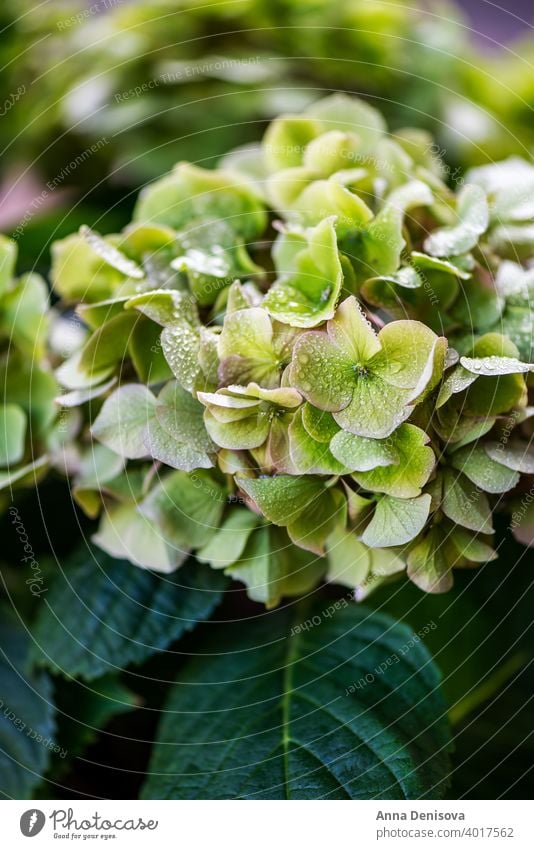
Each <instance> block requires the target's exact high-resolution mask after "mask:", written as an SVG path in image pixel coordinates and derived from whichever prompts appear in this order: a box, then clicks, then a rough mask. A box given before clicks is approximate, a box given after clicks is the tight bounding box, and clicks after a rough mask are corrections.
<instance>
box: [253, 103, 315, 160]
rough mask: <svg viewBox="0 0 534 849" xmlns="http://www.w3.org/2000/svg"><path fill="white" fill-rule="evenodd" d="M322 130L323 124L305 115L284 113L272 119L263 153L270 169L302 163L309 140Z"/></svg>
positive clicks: (264, 139) (265, 137)
mask: <svg viewBox="0 0 534 849" xmlns="http://www.w3.org/2000/svg"><path fill="white" fill-rule="evenodd" d="M320 132H321V124H320V123H319V122H318V121H314V120H313V118H309V117H306V116H305V115H283V116H281V117H280V118H276V119H275V120H274V121H271V123H270V124H269V127H268V128H267V131H266V133H265V135H264V137H263V155H264V157H265V162H266V164H267V168H268V170H269V171H280V170H281V169H283V168H294V167H295V166H297V165H301V164H302V160H303V155H304V149H305V147H306V145H307V144H308V142H310V141H311V140H312V139H314V138H315V137H316V136H318V135H319V133H320Z"/></svg>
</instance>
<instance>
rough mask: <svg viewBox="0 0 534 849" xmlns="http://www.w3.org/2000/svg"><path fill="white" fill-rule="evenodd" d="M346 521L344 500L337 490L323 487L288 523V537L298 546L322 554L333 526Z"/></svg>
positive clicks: (333, 528)
mask: <svg viewBox="0 0 534 849" xmlns="http://www.w3.org/2000/svg"><path fill="white" fill-rule="evenodd" d="M344 521H346V502H345V499H344V497H343V495H342V494H341V492H340V491H339V490H336V489H325V490H324V491H323V493H322V495H321V496H320V498H318V499H315V500H313V501H312V502H311V503H310V504H308V506H307V507H306V509H305V510H304V511H303V512H302V513H301V514H300V515H299V516H298V517H297V518H296V519H294V520H292V521H291V522H289V523H288V525H287V532H288V534H289V537H290V539H291V540H292V541H293V542H294V543H295V545H298V546H299V547H300V548H304V549H306V551H312V552H314V553H315V554H319V555H323V554H324V550H325V543H326V540H327V539H328V537H329V536H330V535H331V534H332V532H333V531H334V530H335V528H336V527H337V526H338V525H339V524H340V523H341V522H344Z"/></svg>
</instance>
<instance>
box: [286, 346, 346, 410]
mask: <svg viewBox="0 0 534 849" xmlns="http://www.w3.org/2000/svg"><path fill="white" fill-rule="evenodd" d="M290 381H291V384H292V385H293V386H295V387H296V389H298V391H299V392H300V393H301V394H302V395H304V397H305V398H306V399H307V400H308V401H310V403H312V404H313V405H314V406H315V407H318V408H319V409H321V410H327V411H334V410H340V409H342V408H343V407H346V406H347V404H348V403H349V402H350V400H351V398H352V394H353V391H354V385H355V376H354V367H353V363H352V362H351V360H350V359H349V357H348V356H347V354H346V353H345V352H343V351H341V350H340V349H339V348H338V347H337V346H336V345H335V344H334V343H333V342H332V341H331V340H330V339H329V337H328V336H327V335H326V333H322V332H320V331H311V332H308V333H303V334H302V336H301V337H300V338H299V339H298V340H297V343H296V345H295V348H294V350H293V359H292V362H291V369H290Z"/></svg>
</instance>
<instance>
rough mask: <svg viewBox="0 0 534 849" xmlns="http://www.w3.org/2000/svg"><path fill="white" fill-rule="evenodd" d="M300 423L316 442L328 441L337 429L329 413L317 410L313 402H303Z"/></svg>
mask: <svg viewBox="0 0 534 849" xmlns="http://www.w3.org/2000/svg"><path fill="white" fill-rule="evenodd" d="M302 424H303V425H304V427H305V428H306V430H307V431H308V433H309V435H310V436H311V437H312V439H314V440H316V441H317V442H330V440H331V439H332V437H333V436H334V435H335V434H336V433H337V432H338V431H339V426H338V425H337V424H336V423H335V421H334V419H333V417H332V415H331V413H326V412H324V410H319V409H318V408H317V407H314V406H313V404H308V403H306V404H304V406H303V407H302Z"/></svg>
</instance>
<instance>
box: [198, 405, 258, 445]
mask: <svg viewBox="0 0 534 849" xmlns="http://www.w3.org/2000/svg"><path fill="white" fill-rule="evenodd" d="M204 424H205V425H206V430H207V431H208V434H209V435H210V437H211V438H212V440H213V441H214V442H215V443H216V444H217V445H219V446H220V447H221V448H233V449H236V450H245V449H251V448H259V446H260V445H263V443H264V442H265V440H266V439H267V436H268V435H269V428H270V423H269V418H268V416H267V414H266V413H265V412H262V411H260V410H258V412H256V413H253V414H252V415H247V416H246V417H243V418H241V419H239V420H237V421H230V422H221V421H219V420H218V419H217V418H215V416H214V415H213V413H212V412H211V410H210V409H208V410H206V411H205V413H204Z"/></svg>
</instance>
